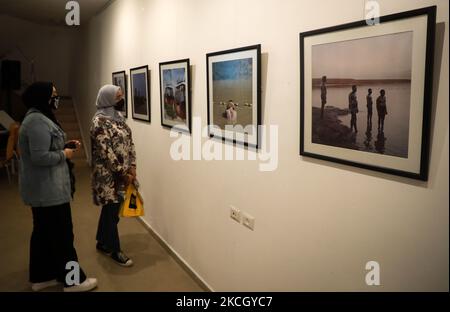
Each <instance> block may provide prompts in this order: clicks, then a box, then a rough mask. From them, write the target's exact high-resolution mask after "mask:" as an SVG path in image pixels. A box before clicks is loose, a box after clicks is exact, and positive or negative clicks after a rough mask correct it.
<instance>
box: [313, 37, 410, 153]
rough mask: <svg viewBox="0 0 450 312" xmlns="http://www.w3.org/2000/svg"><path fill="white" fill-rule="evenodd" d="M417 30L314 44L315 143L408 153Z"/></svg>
mask: <svg viewBox="0 0 450 312" xmlns="http://www.w3.org/2000/svg"><path fill="white" fill-rule="evenodd" d="M412 40H413V33H412V32H403V33H395V34H389V35H383V36H377V37H369V38H363V39H356V40H349V41H342V42H334V43H327V44H320V45H314V46H313V47H312V77H313V79H312V103H311V104H312V143H316V144H323V145H329V146H336V147H341V148H348V149H353V150H359V151H362V152H370V153H379V154H384V155H390V156H395V157H402V158H408V142H409V126H410V125H409V120H410V100H411V74H412V73H411V70H412V69H411V68H412Z"/></svg>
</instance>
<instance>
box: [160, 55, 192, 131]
mask: <svg viewBox="0 0 450 312" xmlns="http://www.w3.org/2000/svg"><path fill="white" fill-rule="evenodd" d="M190 66H191V65H190V60H189V59H188V58H187V59H181V60H175V61H168V62H161V63H159V93H160V106H161V125H162V126H163V127H166V128H170V129H173V128H175V129H177V130H178V131H181V132H188V133H191V131H192V117H191V116H192V104H191V103H192V102H191V100H192V98H191V67H190ZM180 69H181V70H184V74H183V75H182V76H183V77H182V79H181V80H180V77H176V78H178V79H177V81H175V85H174V86H173V87H172V86H171V85H169V84H171V82H166V81H165V79H164V73H166V74H168V72H170V74H171V76H172V74H173V75H176V72H175V70H180ZM171 79H175V77H173V78H171ZM183 86H184V90H181V91H177V89H179V88H180V87H183ZM168 89H170V90H168ZM174 89H175V90H174ZM168 91H171V92H172V95H168V94H166V93H167V92H168ZM177 92H179V94H181V93H182V92H184V95H183V99H184V104H182V103H183V101H182V103H177V97H178V96H177ZM168 97H170V98H171V99H168ZM168 101H171V102H173V103H168ZM168 105H172V110H171V111H170V112H169V107H168ZM183 106H184V109H183ZM166 108H167V109H166ZM169 114H170V115H171V116H169ZM170 117H171V118H170Z"/></svg>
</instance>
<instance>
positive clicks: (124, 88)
mask: <svg viewBox="0 0 450 312" xmlns="http://www.w3.org/2000/svg"><path fill="white" fill-rule="evenodd" d="M118 78H119V79H120V78H122V79H123V80H122V81H123V84H121V83H120V82H118V81H117V79H118ZM112 84H113V85H115V86H118V87H121V88H122V91H123V92H124V100H125V105H124V107H123V111H121V112H122V115H123V116H124V117H125V118H127V117H128V85H127V74H126V72H125V71H124V70H122V71H117V72H113V73H112Z"/></svg>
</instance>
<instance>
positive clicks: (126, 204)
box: [119, 183, 144, 217]
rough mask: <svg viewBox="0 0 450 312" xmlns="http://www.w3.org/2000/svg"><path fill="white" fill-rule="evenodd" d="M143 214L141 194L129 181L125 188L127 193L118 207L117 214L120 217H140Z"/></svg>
mask: <svg viewBox="0 0 450 312" xmlns="http://www.w3.org/2000/svg"><path fill="white" fill-rule="evenodd" d="M143 215H144V201H143V200H142V197H141V194H139V192H138V190H137V189H136V187H135V186H134V184H133V183H130V185H128V188H127V194H126V196H125V200H124V201H123V203H122V206H121V208H120V212H119V216H121V217H140V216H143Z"/></svg>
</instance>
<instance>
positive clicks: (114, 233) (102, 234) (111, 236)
mask: <svg viewBox="0 0 450 312" xmlns="http://www.w3.org/2000/svg"><path fill="white" fill-rule="evenodd" d="M120 205H121V203H113V204H108V205H105V206H103V207H102V212H101V214H100V219H99V221H98V228H97V241H98V242H99V243H100V244H102V245H103V246H104V247H106V248H107V249H109V250H111V251H112V252H119V251H120V240H119V230H118V229H117V224H118V223H119V220H120V218H119V210H120Z"/></svg>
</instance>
